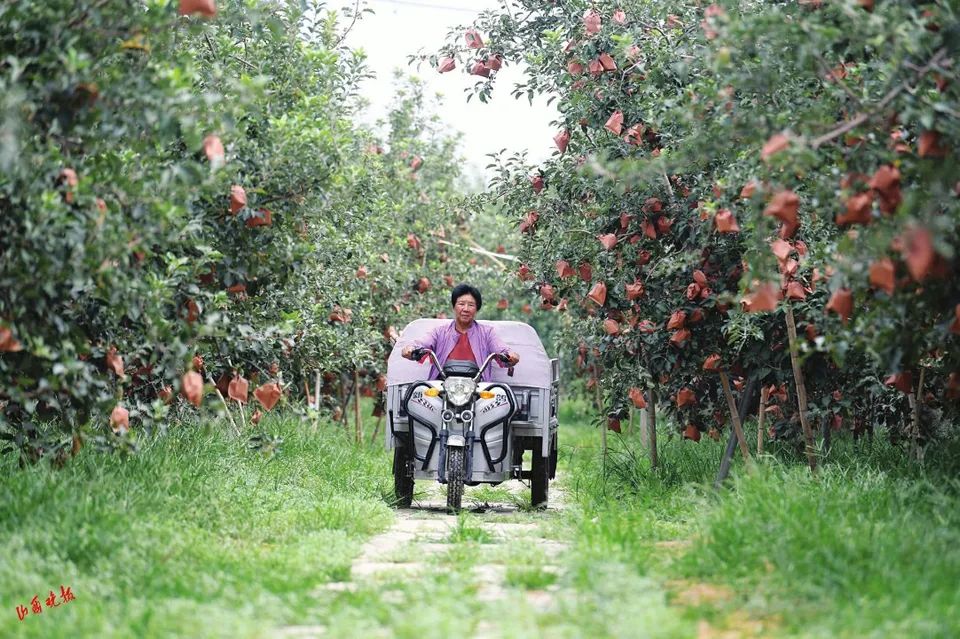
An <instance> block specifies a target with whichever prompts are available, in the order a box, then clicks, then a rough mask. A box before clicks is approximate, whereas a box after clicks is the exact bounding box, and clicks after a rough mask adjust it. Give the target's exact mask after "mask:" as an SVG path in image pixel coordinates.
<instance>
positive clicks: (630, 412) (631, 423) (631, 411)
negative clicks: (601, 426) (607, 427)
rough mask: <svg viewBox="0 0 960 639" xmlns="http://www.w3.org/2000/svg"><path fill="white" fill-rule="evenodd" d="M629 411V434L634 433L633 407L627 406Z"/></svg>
mask: <svg viewBox="0 0 960 639" xmlns="http://www.w3.org/2000/svg"><path fill="white" fill-rule="evenodd" d="M627 413H628V414H629V415H630V419H629V420H628V421H627V435H630V434H631V433H633V409H632V408H627Z"/></svg>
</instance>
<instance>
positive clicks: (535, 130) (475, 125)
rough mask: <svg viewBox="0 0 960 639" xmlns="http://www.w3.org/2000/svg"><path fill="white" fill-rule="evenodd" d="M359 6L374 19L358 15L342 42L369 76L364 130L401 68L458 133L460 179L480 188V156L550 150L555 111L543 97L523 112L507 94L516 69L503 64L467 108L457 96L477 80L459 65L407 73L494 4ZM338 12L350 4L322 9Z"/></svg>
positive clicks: (375, 1)
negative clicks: (433, 97) (360, 58)
mask: <svg viewBox="0 0 960 639" xmlns="http://www.w3.org/2000/svg"><path fill="white" fill-rule="evenodd" d="M364 2H365V4H366V6H367V7H369V8H370V9H373V11H374V13H373V14H364V16H363V18H362V19H361V20H360V21H359V22H358V23H357V24H356V25H355V26H354V27H353V29H352V30H351V31H350V33H349V35H348V36H347V39H346V41H345V43H346V44H347V45H349V46H350V47H352V48H355V49H356V48H361V49H363V50H364V52H365V53H366V54H367V63H368V66H369V67H370V68H371V69H372V70H373V71H374V72H375V73H376V74H377V78H376V79H375V80H369V81H367V82H366V83H365V84H364V85H363V86H362V87H361V93H362V94H363V96H364V97H365V98H367V100H369V101H370V109H369V112H368V113H367V114H366V116H365V117H364V120H365V121H366V123H368V124H371V125H372V124H373V123H374V122H375V121H376V120H377V119H379V118H383V117H384V116H385V115H386V113H387V111H388V109H389V106H390V101H391V99H392V97H393V95H394V80H393V70H394V69H395V68H402V69H404V70H405V71H406V72H407V73H409V74H413V75H416V76H417V77H419V78H421V79H422V80H424V81H425V82H426V87H427V90H428V91H429V92H430V93H439V94H442V95H443V96H444V97H443V106H442V108H441V112H440V116H441V118H442V119H443V121H444V122H446V123H447V124H448V126H449V127H450V128H451V130H456V131H459V132H461V133H462V134H463V137H462V140H461V143H460V144H461V146H460V152H461V155H462V156H463V157H464V159H465V165H464V173H466V174H467V175H468V176H473V177H474V179H476V176H482V178H483V181H484V182H485V181H486V179H487V178H488V177H489V176H488V175H487V174H486V171H485V169H484V168H483V167H484V166H486V165H487V164H488V163H489V158H487V157H486V154H488V153H496V152H499V151H500V150H501V149H504V148H505V149H507V151H508V152H510V153H512V152H514V151H522V150H526V151H527V152H528V158H529V160H530V161H531V162H540V161H542V160H544V159H546V158H547V157H549V156H550V154H551V153H552V152H553V151H554V150H555V148H554V146H553V136H554V134H555V133H556V131H554V130H553V127H551V126H550V122H551V121H552V120H554V119H556V117H557V112H556V109H555V107H554V106H553V105H550V106H548V105H547V101H546V99H545V98H541V99H535V100H534V102H533V105H532V106H531V105H530V103H529V101H528V100H527V98H526V97H523V98H522V99H520V100H517V99H514V97H513V96H512V95H510V90H511V89H512V87H513V85H514V84H515V83H516V82H517V81H522V79H523V70H522V69H521V67H519V66H517V65H514V64H507V65H505V66H504V67H503V68H502V69H501V70H500V71H499V72H498V74H497V79H496V88H495V89H494V92H493V97H492V99H491V100H490V101H488V102H487V103H486V104H484V103H482V102H479V101H478V100H477V99H476V98H474V99H472V100H471V101H470V102H469V103H467V101H466V97H467V96H466V94H465V93H464V89H465V88H467V87H469V86H472V85H473V84H474V83H475V80H476V79H477V78H475V77H474V76H469V75H466V74H464V73H463V72H462V69H461V68H460V65H458V67H457V69H456V70H454V71H452V72H449V73H444V74H442V75H441V74H439V73H437V71H436V69H433V68H430V67H429V66H428V65H427V64H423V65H422V66H421V67H420V70H419V71H417V69H416V67H415V66H407V56H408V55H410V54H415V53H417V52H419V51H420V50H421V49H423V50H424V51H425V52H434V51H436V50H437V49H439V47H440V46H441V45H442V44H443V43H444V39H445V36H446V34H447V31H448V30H449V29H450V28H452V27H454V26H456V25H459V24H468V23H470V22H472V21H473V19H474V18H475V17H476V16H477V15H478V14H479V13H480V11H483V10H485V9H495V8H497V7H498V6H499V4H500V3H499V2H498V1H497V0H361V3H362V4H363V3H364ZM343 6H350V7H352V6H353V2H350V1H347V0H337V1H334V2H331V3H330V4H329V5H328V7H329V8H331V9H335V8H338V7H343ZM342 22H344V23H346V21H342ZM482 35H485V34H482ZM491 123H494V124H495V125H494V126H490V124H491Z"/></svg>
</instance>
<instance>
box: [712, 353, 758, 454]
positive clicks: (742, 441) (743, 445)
mask: <svg viewBox="0 0 960 639" xmlns="http://www.w3.org/2000/svg"><path fill="white" fill-rule="evenodd" d="M720 383H721V384H722V385H723V394H724V395H725V396H726V398H727V409H728V410H729V411H730V419H731V420H732V421H733V432H734V433H736V435H737V443H738V444H739V445H740V453H741V454H742V455H743V461H744V462H746V463H747V465H748V466H749V465H750V464H752V463H753V459H752V458H751V457H750V448H749V447H748V446H747V438H746V437H745V436H744V435H743V424H741V423H740V413H739V411H738V410H737V403H736V402H735V401H734V399H733V392H731V390H730V380H729V379H727V374H726V373H725V372H723V371H720Z"/></svg>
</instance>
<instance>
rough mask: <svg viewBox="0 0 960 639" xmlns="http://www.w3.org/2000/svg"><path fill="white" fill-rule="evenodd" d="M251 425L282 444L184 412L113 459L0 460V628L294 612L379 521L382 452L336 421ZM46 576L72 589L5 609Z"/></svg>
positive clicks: (238, 628)
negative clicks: (53, 463)
mask: <svg viewBox="0 0 960 639" xmlns="http://www.w3.org/2000/svg"><path fill="white" fill-rule="evenodd" d="M265 429H266V430H270V431H275V432H280V433H282V435H283V437H284V439H285V442H284V450H283V452H282V454H280V455H278V456H275V457H273V458H264V457H261V456H260V455H258V454H255V453H251V452H250V451H248V450H246V449H245V447H244V442H242V441H240V440H235V439H232V438H231V437H229V436H226V435H224V434H223V432H224V431H223V430H221V429H219V428H211V429H204V428H202V427H197V426H194V425H188V424H184V425H180V426H178V427H176V428H172V429H171V432H170V434H169V435H168V436H167V437H166V438H163V439H159V440H155V441H152V442H146V443H145V444H144V446H143V451H142V452H141V453H140V454H138V455H136V456H134V457H131V458H129V459H127V460H122V459H119V458H116V457H109V456H103V455H98V454H95V453H91V452H87V451H81V454H80V455H79V456H78V458H77V459H76V460H75V461H74V462H73V463H71V464H69V465H68V466H67V467H66V468H64V469H62V470H51V469H50V468H48V467H47V466H46V465H45V464H40V465H37V466H34V467H31V468H28V469H26V470H16V468H15V463H13V462H12V460H11V459H3V460H2V461H0V463H2V464H3V466H2V467H0V475H2V476H3V480H2V482H3V490H2V495H0V601H2V603H3V608H4V609H5V610H7V611H8V612H9V614H3V615H0V636H5V637H7V636H22V637H45V638H47V637H61V636H62V637H78V636H88V637H132V636H137V637H167V636H177V635H178V636H201V635H202V636H206V637H248V636H257V635H258V634H259V633H260V632H261V631H262V630H264V629H266V628H270V627H272V626H275V625H278V624H283V623H302V622H303V619H304V618H309V617H310V615H311V611H312V609H313V606H312V605H311V602H310V601H309V598H308V597H306V596H305V595H307V593H309V592H310V591H311V590H312V589H314V588H315V587H316V586H317V585H318V584H321V583H324V582H326V581H332V580H338V579H344V578H346V577H347V576H348V575H349V571H350V565H351V562H352V560H353V557H354V555H355V554H356V553H357V552H358V550H359V547H360V544H361V543H362V541H363V540H364V539H365V538H366V537H368V536H369V535H371V534H373V533H375V532H378V531H380V530H382V529H384V528H385V527H387V526H388V525H389V523H390V522H391V520H392V517H393V515H392V513H391V509H390V507H389V505H388V504H387V503H386V501H385V500H384V498H383V495H384V494H386V493H387V492H388V489H392V485H390V484H388V481H389V465H385V464H384V463H383V455H382V453H381V452H380V451H379V450H368V449H360V450H355V449H352V448H351V447H348V446H345V445H343V441H342V435H341V433H339V432H331V431H328V432H326V433H321V434H319V435H314V436H311V435H310V434H308V433H307V432H306V431H305V430H303V429H302V428H300V427H299V426H298V424H297V423H295V422H293V421H286V422H282V421H277V420H274V421H270V422H268V423H267V424H266V425H265ZM61 584H62V585H65V586H70V587H71V590H72V592H73V594H74V595H75V597H76V600H75V601H71V602H69V603H67V604H62V605H60V606H59V607H57V608H54V609H51V610H47V609H44V611H43V612H41V613H40V614H39V615H33V614H32V613H31V614H29V615H28V616H27V617H26V619H24V620H23V621H22V622H21V621H19V620H18V618H17V616H16V614H15V612H14V608H15V606H16V605H18V604H23V605H26V606H27V607H29V601H30V599H31V598H32V597H33V596H34V595H35V594H40V595H43V596H42V597H41V599H44V598H45V595H46V594H47V593H48V592H49V590H51V589H53V590H57V591H58V592H59V587H60V585H61Z"/></svg>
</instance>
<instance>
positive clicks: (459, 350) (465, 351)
mask: <svg viewBox="0 0 960 639" xmlns="http://www.w3.org/2000/svg"><path fill="white" fill-rule="evenodd" d="M447 359H448V360H451V359H460V360H465V361H470V362H473V363H474V364H478V365H479V364H480V362H478V361H477V357H476V355H474V354H473V349H472V348H470V340H469V339H467V334H466V333H460V338H459V339H458V340H457V343H456V344H455V345H454V347H453V350H452V351H450V355H448V356H447Z"/></svg>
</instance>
